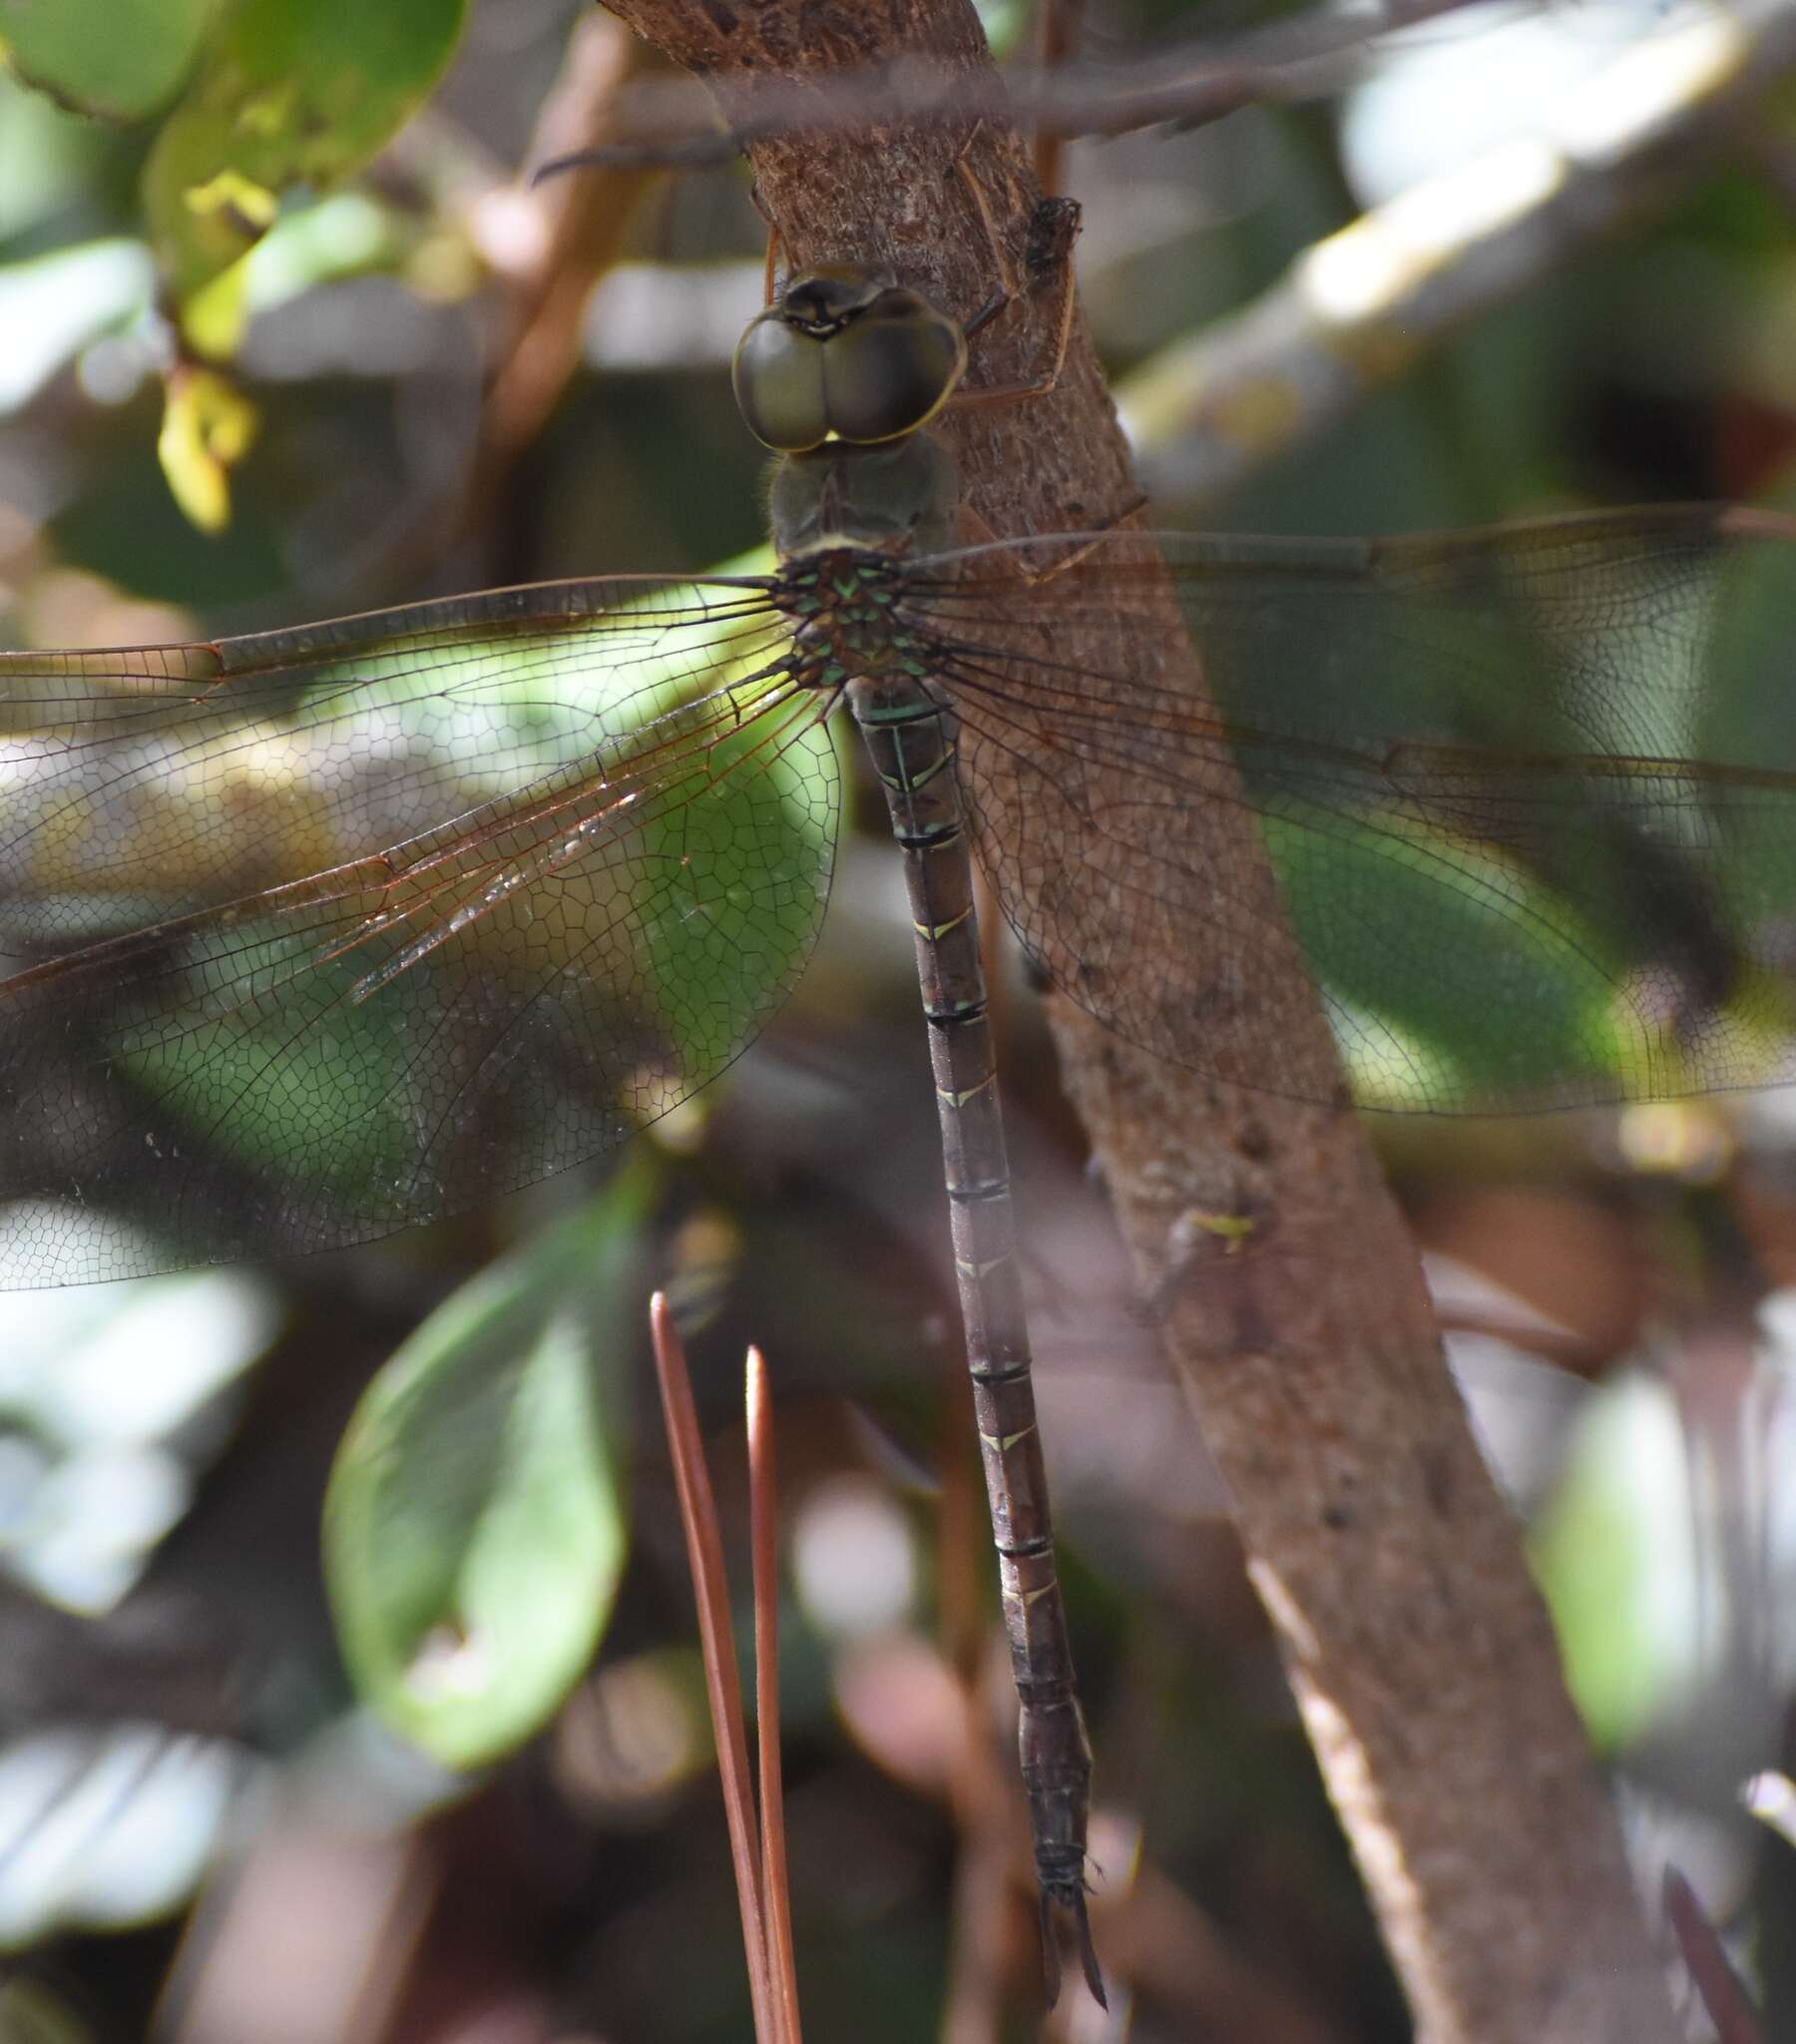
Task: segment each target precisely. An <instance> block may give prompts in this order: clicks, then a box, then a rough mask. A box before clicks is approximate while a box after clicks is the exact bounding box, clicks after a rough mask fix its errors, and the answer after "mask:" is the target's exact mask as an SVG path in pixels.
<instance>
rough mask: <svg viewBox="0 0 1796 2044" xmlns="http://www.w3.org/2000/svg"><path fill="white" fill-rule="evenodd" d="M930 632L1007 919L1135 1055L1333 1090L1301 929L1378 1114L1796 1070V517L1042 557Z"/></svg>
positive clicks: (954, 600) (1010, 571)
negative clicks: (1292, 975)
mask: <svg viewBox="0 0 1796 2044" xmlns="http://www.w3.org/2000/svg"><path fill="white" fill-rule="evenodd" d="M1026 575H1027V577H1034V578H1037V579H1034V580H1029V579H1026ZM912 602H913V605H914V607H915V608H916V609H917V611H918V612H919V613H920V614H921V616H922V617H923V619H924V620H925V622H926V629H927V630H928V632H929V634H930V635H931V637H932V638H933V640H934V642H935V647H936V656H935V658H936V666H937V669H938V671H939V672H940V674H941V676H942V678H943V684H944V687H945V690H946V692H947V693H948V694H949V695H950V696H951V697H952V699H953V701H954V704H955V707H956V709H957V710H958V712H959V714H960V716H961V719H962V722H963V738H962V760H963V776H964V780H965V783H966V794H967V799H968V803H969V806H970V808H971V810H972V814H973V826H974V831H975V837H976V841H977V844H978V847H979V851H980V855H981V857H982V859H983V861H984V863H985V865H986V867H987V869H988V871H989V873H990V874H991V877H992V879H993V882H994V884H995V886H996V888H997V890H998V893H999V895H1000V897H1001V899H1002V901H1003V904H1004V907H1005V910H1006V913H1007V914H1008V915H1009V917H1010V919H1011V921H1012V923H1013V924H1014V925H1015V927H1016V929H1017V931H1018V934H1019V935H1020V936H1021V938H1022V940H1023V942H1024V943H1025V945H1026V946H1027V947H1028V948H1029V950H1030V951H1031V952H1032V953H1033V954H1034V955H1035V957H1036V958H1037V959H1038V960H1039V961H1040V962H1041V964H1042V966H1043V967H1044V969H1045V970H1046V971H1047V972H1048V974H1049V975H1050V976H1051V977H1052V979H1053V980H1054V981H1055V983H1056V984H1057V985H1058V986H1059V987H1060V988H1061V989H1062V990H1063V991H1064V992H1066V993H1067V994H1068V995H1070V996H1071V997H1072V998H1073V999H1074V1000H1076V1001H1078V1002H1079V1003H1080V1004H1081V1005H1082V1006H1084V1007H1086V1008H1087V1009H1088V1010H1089V1011H1090V1012H1091V1013H1093V1014H1094V1015H1096V1016H1098V1017H1099V1018H1100V1019H1101V1020H1102V1021H1104V1022H1106V1023H1107V1024H1109V1025H1110V1026H1111V1027H1112V1028H1114V1029H1116V1030H1118V1031H1119V1032H1120V1033H1121V1034H1122V1035H1124V1036H1126V1037H1128V1038H1129V1039H1130V1040H1132V1041H1134V1042H1136V1043H1139V1044H1141V1045H1143V1046H1145V1047H1146V1048H1148V1049H1149V1050H1152V1051H1155V1052H1157V1053H1159V1054H1161V1055H1163V1056H1166V1057H1168V1058H1171V1059H1174V1060H1176V1061H1177V1062H1180V1063H1182V1064H1186V1065H1189V1066H1193V1067H1195V1068H1197V1069H1199V1070H1202V1071H1205V1072H1208V1073H1211V1074H1214V1075H1216V1076H1218V1077H1221V1078H1224V1079H1227V1080H1231V1081H1236V1082H1241V1083H1247V1084H1252V1085H1255V1086H1259V1087H1262V1088H1264V1089H1267V1090H1270V1091H1275V1092H1284V1093H1290V1094H1295V1095H1298V1096H1302V1097H1309V1098H1326V1097H1328V1095H1329V1092H1330V1090H1331V1088H1332V1086H1333V1085H1334V1083H1335V1074H1334V1072H1333V1071H1332V1069H1330V1068H1329V1067H1328V1066H1327V1064H1326V1061H1321V1060H1318V1061H1312V1063H1311V1064H1309V1065H1307V1066H1306V1064H1305V1063H1304V1061H1303V1060H1302V1057H1301V1054H1300V1053H1297V1052H1294V1051H1293V1050H1292V1049H1291V1047H1290V1045H1289V1043H1288V1042H1281V1041H1279V1040H1277V1038H1276V1037H1275V1036H1274V1035H1273V1034H1272V1033H1270V1032H1268V1031H1267V1030H1265V1029H1263V1028H1258V1027H1256V1022H1257V1020H1258V1019H1259V1017H1258V1010H1257V1008H1256V1000H1257V996H1256V992H1255V989H1256V988H1257V987H1259V986H1260V985H1262V984H1263V983H1264V976H1265V974H1266V972H1267V970H1268V968H1269V967H1270V966H1272V965H1274V964H1275V963H1276V955H1275V954H1276V953H1277V950H1278V947H1279V946H1280V945H1281V944H1283V943H1285V942H1287V941H1288V938H1287V934H1286V932H1287V930H1290V929H1294V930H1295V932H1296V934H1297V937H1298V938H1299V940H1300V941H1301V944H1302V947H1303V950H1304V952H1305V954H1306V956H1307V959H1308V962H1309V965H1310V967H1311V970H1312V971H1313V973H1314V974H1315V976H1316V978H1317V980H1318V982H1319V984H1320V986H1321V988H1322V992H1323V997H1324V1000H1325V1003H1326V1007H1327V1011H1328V1015H1329V1019H1330V1021H1331V1023H1332V1025H1333V1031H1334V1036H1335V1040H1336V1045H1337V1047H1338V1049H1339V1051H1340V1053H1341V1056H1342V1058H1343V1061H1344V1063H1345V1065H1346V1067H1347V1070H1348V1073H1349V1076H1350V1078H1351V1080H1352V1082H1353V1084H1354V1086H1355V1089H1356V1091H1357V1092H1358V1093H1359V1095H1360V1097H1361V1099H1362V1100H1363V1101H1365V1102H1366V1103H1367V1104H1370V1105H1376V1106H1384V1107H1394V1108H1407V1109H1423V1110H1429V1111H1435V1112H1470V1113H1487V1112H1503V1111H1517V1110H1532V1109H1538V1108H1545V1107H1558V1106H1566V1105H1571V1104H1576V1103H1584V1102H1594V1101H1611V1100H1621V1099H1634V1098H1641V1097H1646V1096H1664V1095H1673V1094H1681V1093H1690V1092H1699V1091H1706V1090H1710V1089H1718V1088H1727V1087H1739V1086H1748V1085H1759V1084H1767V1083H1775V1082H1780V1081H1783V1080H1787V1079H1791V1078H1796V1002H1793V999H1792V995H1793V992H1796V982H1793V980H1792V968H1793V967H1796V690H1792V689H1791V687H1790V681H1791V670H1792V658H1793V656H1792V648H1793V647H1796V521H1789V520H1783V519H1779V518H1776V517H1773V516H1770V515H1759V514H1752V513H1742V512H1732V513H1724V512H1715V511H1710V510H1707V509H1700V508H1697V509H1674V510H1669V511H1664V512H1646V513H1628V514H1615V515H1607V516H1598V517H1589V518H1572V519H1566V520H1551V521H1547V522H1544V523H1541V524H1538V525H1533V526H1518V527H1511V528H1505V529H1498V530H1495V531H1490V532H1484V533H1470V534H1462V535H1452V536H1447V537H1440V538H1435V537H1423V538H1413V539H1403V540H1394V541H1321V542H1311V541H1305V542H1287V541H1277V540H1264V541H1243V540H1225V539H1206V538H1200V537H1192V536H1187V535H1160V536H1157V537H1156V538H1154V539H1152V540H1149V539H1146V538H1144V537H1142V536H1139V535H1129V534H1117V535H1107V536H1101V537H1099V538H1097V539H1095V540H1079V539H1075V540H1056V541H1024V542H1015V543H1010V544H1008V545H1003V546H999V547H996V548H976V549H968V550H966V551H964V552H963V553H961V554H959V555H956V556H944V557H942V558H941V559H939V560H937V561H935V562H933V563H926V564H919V565H918V568H917V571H916V589H915V593H914V595H913V598H912ZM1193 647H1194V648H1195V650H1196V651H1197V653H1198V655H1199V657H1200V659H1201V661H1202V665H1203V670H1204V672H1205V675H1206V677H1207V682H1208V687H1209V691H1210V695H1211V699H1212V702H1213V709H1212V708H1210V707H1208V706H1204V705H1200V704H1197V703H1196V702H1194V700H1193V698H1192V696H1191V694H1190V693H1189V692H1188V691H1187V690H1184V689H1181V687H1180V685H1179V683H1178V681H1177V679H1176V677H1177V674H1178V671H1179V669H1180V667H1181V665H1182V664H1184V663H1186V662H1188V659H1189V654H1190V650H1191V649H1192V648H1193ZM1187 672H1188V669H1187ZM1218 805H1219V806H1218ZM1249 818H1251V819H1252V824H1253V827H1254V828H1256V829H1257V832H1258V835H1259V838H1260V840H1261V842H1262V843H1263V844H1264V846H1265V847H1266V849H1267V850H1269V852H1270V853H1271V860H1272V866H1273V868H1274V869H1275V871H1276V875H1277V879H1278V882H1279V886H1278V890H1277V892H1276V893H1272V892H1265V893H1262V892H1256V891H1255V883H1254V881H1253V879H1252V877H1251V869H1250V863H1249V862H1244V861H1243V859H1242V856H1241V853H1242V851H1243V849H1244V848H1246V849H1250V848H1251V847H1249V846H1245V845H1244V840H1243V837H1242V834H1241V833H1242V830H1243V828H1244V826H1245V825H1246V823H1247V819H1249ZM1125 927H1126V928H1127V930H1128V932H1129V935H1130V942H1129V945H1128V947H1127V948H1128V950H1129V954H1130V956H1131V957H1132V958H1135V959H1137V960H1138V959H1140V958H1141V957H1143V956H1145V957H1147V958H1150V959H1151V960H1152V970H1151V971H1150V972H1148V973H1145V974H1143V973H1141V972H1139V971H1138V970H1136V971H1131V972H1130V973H1128V974H1126V975H1125V974H1123V973H1122V972H1121V971H1120V970H1118V969H1116V968H1115V967H1114V965H1113V960H1114V959H1115V957H1116V956H1117V954H1118V951H1119V942H1118V939H1119V935H1120V933H1121V932H1122V930H1123V929H1124V928H1125Z"/></svg>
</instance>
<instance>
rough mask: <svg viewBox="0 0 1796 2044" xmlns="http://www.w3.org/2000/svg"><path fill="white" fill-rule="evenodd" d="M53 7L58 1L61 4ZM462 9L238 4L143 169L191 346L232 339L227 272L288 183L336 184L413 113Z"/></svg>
mask: <svg viewBox="0 0 1796 2044" xmlns="http://www.w3.org/2000/svg"><path fill="white" fill-rule="evenodd" d="M59 4H61V0H59ZM464 7H465V0H381V4H380V5H378V6H370V5H368V4H367V0H237V4H235V5H234V6H233V7H232V8H231V9H230V11H229V13H228V14H227V16H226V17H225V21H224V22H223V23H222V25H221V27H220V30H219V32H218V34H217V35H216V36H214V37H212V38H210V39H209V45H208V48H207V51H206V54H205V57H204V60H203V62H202V65H201V69H200V72H199V75H198V76H197V77H196V78H195V79H194V81H193V83H192V85H191V86H190V87H189V89H188V92H187V94H186V97H185V98H184V99H183V100H182V102H181V104H180V106H178V107H177V108H176V110H175V112H174V113H173V114H172V115H171V116H170V118H169V120H168V122H167V123H166V124H165V126H164V128H163V131H162V134H161V135H160V136H159V137H158V138H157V144H156V148H155V150H154V151H153V152H152V153H151V157H150V161H149V163H148V164H147V165H146V166H145V171H144V204H145V209H146V212H147V214H148V216H149V221H150V227H151V234H152V238H153V240H154V242H155V246H156V251H157V256H158V257H159V259H160V260H161V262H162V264H163V268H164V271H165V273H166V274H167V276H168V277H169V280H170V282H171V283H172V285H173V286H174V289H175V293H176V295H177V297H178V298H179V299H180V300H181V301H182V304H183V328H184V331H186V333H187V336H188V339H189V341H190V342H191V343H192V344H193V345H194V346H195V347H196V348H198V349H199V350H200V351H201V352H202V353H205V354H207V355H209V356H212V357H213V358H215V359H220V358H223V357H225V356H226V355H228V354H229V353H230V352H231V350H232V349H233V348H234V347H235V345H236V342H237V339H238V337H239V334H240V332H241V327H242V320H243V310H242V292H241V288H240V281H239V279H238V275H237V271H236V265H237V264H238V263H239V262H240V261H241V259H242V258H243V257H244V256H246V255H247V254H248V253H249V251H250V250H251V249H253V248H254V247H255V245H256V243H257V242H258V241H259V240H260V239H261V237H262V236H263V235H264V234H265V233H266V232H267V230H268V228H269V227H270V226H271V225H272V224H273V221H274V218H275V215H276V212H277V210H278V207H279V203H280V200H281V197H282V195H283V194H284V193H285V192H287V191H288V190H289V189H290V188H292V187H293V186H296V185H305V186H310V187H312V188H313V189H319V188H323V187H328V186H330V185H334V184H335V183H337V182H338V181H339V180H340V179H342V178H345V177H347V176H349V175H350V174H351V173H353V172H354V171H357V170H359V169H360V168H361V167H362V165H364V164H366V163H367V162H368V161H369V160H370V159H371V158H372V157H373V156H374V155H375V154H376V153H377V152H378V151H379V150H380V149H381V148H382V147H383V145H384V144H385V143H386V142H387V140H388V139H389V138H390V137H391V136H392V135H393V134H394V133H395V132H396V131H397V130H398V128H399V127H400V126H401V124H402V123H403V122H404V121H405V120H406V119H407V118H408V117H409V116H410V115H411V114H412V112H413V111H414V110H415V109H416V108H417V107H418V106H419V105H420V104H421V102H422V101H423V100H424V98H425V96H426V95H427V94H428V93H429V91H430V89H431V87H432V86H433V85H434V84H435V82H436V80H437V79H438V77H439V76H440V75H441V73H442V71H443V68H444V66H445V65H446V64H447V63H448V61H449V57H450V54H451V52H452V51H453V50H454V48H455V42H456V38H457V36H458V35H459V34H460V31H461V25H462V16H463V12H464Z"/></svg>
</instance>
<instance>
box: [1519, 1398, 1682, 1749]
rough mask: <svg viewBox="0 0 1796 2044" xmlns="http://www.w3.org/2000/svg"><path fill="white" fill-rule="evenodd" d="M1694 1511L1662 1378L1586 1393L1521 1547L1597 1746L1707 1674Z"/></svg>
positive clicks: (1617, 1742)
mask: <svg viewBox="0 0 1796 2044" xmlns="http://www.w3.org/2000/svg"><path fill="white" fill-rule="evenodd" d="M1699 1510H1700V1507H1699V1505H1698V1504H1697V1503H1696V1502H1695V1501H1693V1500H1692V1499H1691V1497H1690V1495H1689V1455H1688V1444H1687V1442H1686V1440H1685V1438H1684V1435H1683V1430H1682V1428H1681V1426H1680V1425H1679V1423H1678V1419H1677V1415H1676V1413H1675V1411H1674V1410H1673V1408H1672V1404H1671V1401H1670V1399H1669V1398H1668V1396H1667V1394H1666V1392H1665V1390H1664V1387H1663V1386H1662V1385H1660V1384H1657V1383H1655V1382H1653V1381H1651V1380H1649V1379H1647V1378H1645V1377H1642V1376H1632V1377H1625V1378H1623V1379H1622V1380H1621V1381H1620V1382H1619V1383H1617V1384H1614V1385H1611V1386H1609V1387H1607V1388H1606V1389H1604V1390H1603V1391H1601V1392H1600V1393H1598V1394H1597V1395H1596V1396H1595V1397H1593V1398H1592V1399H1591V1400H1590V1401H1589V1402H1588V1404H1587V1405H1586V1407H1585V1409H1584V1411H1583V1412H1582V1413H1581V1414H1580V1416H1579V1418H1578V1420H1577V1422H1576V1426H1575V1430H1574V1435H1573V1439H1572V1443H1571V1451H1570V1453H1569V1456H1568V1459H1567V1466H1566V1471H1565V1474H1564V1476H1563V1477H1562V1478H1561V1480H1560V1484H1559V1487H1558V1489H1557V1491H1556V1493H1555V1495H1554V1497H1553V1500H1552V1502H1551V1503H1550V1504H1549V1505H1548V1507H1547V1509H1546V1510H1545V1511H1544V1512H1543V1513H1542V1514H1541V1517H1540V1518H1539V1520H1538V1521H1537V1522H1536V1525H1535V1527H1534V1530H1533V1532H1532V1534H1531V1535H1530V1538H1529V1551H1530V1557H1531V1560H1532V1562H1533V1565H1534V1570H1535V1574H1536V1576H1537V1578H1538V1579H1539V1581H1540V1584H1541V1589H1542V1593H1543V1595H1544V1596H1545V1597H1546V1599H1547V1604H1548V1608H1549V1610H1550V1611H1551V1612H1552V1614H1553V1623H1554V1628H1555V1630H1556V1631H1557V1632H1558V1634H1559V1642H1560V1654H1561V1657H1562V1659H1563V1660H1564V1662H1565V1667H1566V1680H1567V1683H1568V1685H1569V1687H1570V1689H1571V1695H1572V1698H1573V1699H1574V1701H1575V1702H1576V1704H1577V1708H1578V1710H1579V1712H1580V1713H1581V1714H1582V1717H1583V1721H1584V1725H1585V1728H1586V1729H1587V1730H1588V1732H1589V1735H1590V1738H1591V1741H1592V1743H1593V1744H1594V1745H1595V1746H1596V1747H1597V1749H1598V1750H1599V1751H1600V1752H1602V1753H1615V1752H1618V1751H1620V1750H1621V1749H1623V1748H1625V1747H1626V1746H1628V1745H1629V1744H1630V1743H1632V1742H1633V1741H1635V1740H1638V1739H1639V1738H1640V1737H1642V1736H1643V1735H1644V1734H1645V1733H1646V1732H1647V1731H1648V1730H1649V1729H1650V1727H1651V1726H1652V1724H1653V1723H1654V1722H1655V1720H1660V1719H1662V1718H1664V1717H1666V1716H1668V1715H1673V1714H1675V1712H1676V1711H1677V1710H1678V1708H1679V1706H1680V1703H1681V1702H1682V1701H1683V1700H1685V1699H1687V1698H1688V1697H1689V1696H1690V1695H1691V1694H1693V1693H1694V1692H1695V1691H1696V1690H1698V1689H1699V1688H1700V1686H1701V1684H1702V1683H1703V1681H1704V1680H1705V1679H1707V1680H1712V1679H1713V1670H1712V1669H1706V1668H1704V1667H1703V1666H1702V1665H1701V1660H1700V1655H1701V1643H1702V1640H1703V1637H1704V1628H1703V1626H1702V1624H1701V1621H1700V1614H1701V1610H1702V1605H1703V1599H1704V1594H1705V1593H1704V1588H1703V1584H1702V1581H1701V1565H1700V1560H1699V1557H1698V1554H1697V1551H1696V1549H1695V1548H1694V1547H1693V1546H1692V1540H1693V1537H1694V1533H1695V1529H1696V1527H1697V1524H1698V1514H1699Z"/></svg>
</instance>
